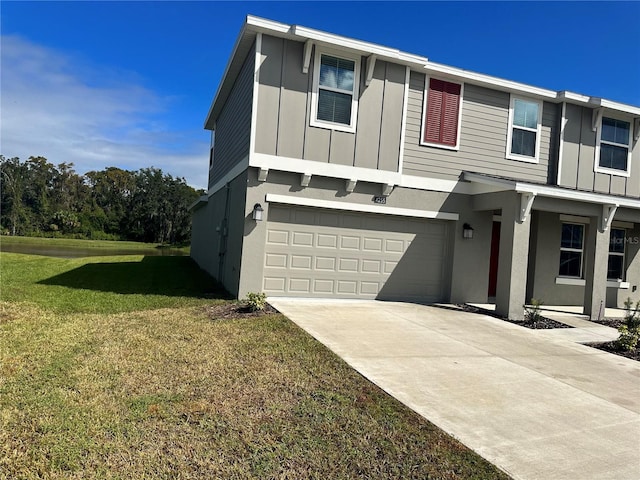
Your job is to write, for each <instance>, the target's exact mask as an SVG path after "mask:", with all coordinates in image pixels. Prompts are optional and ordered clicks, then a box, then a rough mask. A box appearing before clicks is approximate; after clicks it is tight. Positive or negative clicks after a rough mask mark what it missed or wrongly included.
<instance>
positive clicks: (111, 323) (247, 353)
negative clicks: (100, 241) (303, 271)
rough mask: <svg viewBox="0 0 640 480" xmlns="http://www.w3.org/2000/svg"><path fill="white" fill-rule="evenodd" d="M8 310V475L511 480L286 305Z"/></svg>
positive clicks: (0, 455) (0, 333)
mask: <svg viewBox="0 0 640 480" xmlns="http://www.w3.org/2000/svg"><path fill="white" fill-rule="evenodd" d="M1 311H2V312H3V318H10V320H9V321H3V322H2V323H0V361H1V363H0V365H1V366H2V368H1V370H0V478H2V479H18V478H25V479H26V478H51V479H57V478H60V479H62V478H64V479H69V478H71V479H73V478H92V479H93V478H105V479H106V478H175V479H189V478H194V479H196V478H198V479H199V478H292V479H300V478H322V479H326V478H423V479H424V478H438V479H454V478H478V479H480V478H487V479H489V478H507V477H506V475H504V474H503V473H501V472H499V471H498V470H497V469H496V468H495V467H493V466H492V465H490V464H489V463H487V462H486V461H484V460H483V459H481V458H480V457H478V456H477V455H475V454H473V453H472V452H470V451H469V450H468V449H466V448H465V447H464V446H462V445H461V444H459V443H458V442H456V441H455V440H453V439H452V438H451V437H449V436H447V435H446V434H444V433H443V432H441V431H440V430H438V429H437V428H435V427H434V426H433V425H431V424H430V423H428V422H426V421H424V420H423V419H422V418H421V417H419V416H418V415H416V414H415V413H413V412H412V411H410V410H408V409H407V408H405V407H404V406H402V405H401V404H399V403H398V402H397V401H395V400H394V399H392V398H390V397H389V396H388V395H386V394H384V392H381V391H380V390H379V389H378V388H377V387H375V386H374V385H372V384H371V383H370V382H368V381H366V380H365V379H363V378H362V377H361V376H360V375H359V374H357V373H356V372H355V371H353V370H352V369H350V368H349V367H348V366H347V365H346V364H345V363H344V362H342V361H341V360H340V359H339V358H338V357H336V356H335V355H333V354H332V353H331V352H330V351H328V350H327V349H326V348H324V347H323V346H322V345H320V344H319V343H317V342H316V341H315V340H313V339H312V338H311V337H310V336H308V335H307V334H305V333H304V332H303V331H301V330H300V329H299V328H298V327H296V326H295V325H294V324H293V323H291V322H290V321H289V320H287V319H286V318H285V317H283V316H282V315H279V314H271V315H265V316H261V317H253V318H247V319H223V320H215V321H214V320H212V319H211V318H210V316H209V315H208V313H207V310H206V309H204V308H203V307H201V306H195V307H186V308H166V309H159V310H146V311H135V312H129V313H115V314H86V313H71V314H63V313H51V312H47V311H45V310H43V309H41V308H39V307H36V306H33V305H30V304H25V303H13V304H4V305H2V310H1ZM6 312H8V313H6Z"/></svg>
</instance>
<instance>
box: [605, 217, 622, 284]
mask: <svg viewBox="0 0 640 480" xmlns="http://www.w3.org/2000/svg"><path fill="white" fill-rule="evenodd" d="M626 234H627V232H626V230H624V229H622V228H612V229H611V233H610V237H609V261H608V265H607V280H620V281H623V280H624V247H625V242H626Z"/></svg>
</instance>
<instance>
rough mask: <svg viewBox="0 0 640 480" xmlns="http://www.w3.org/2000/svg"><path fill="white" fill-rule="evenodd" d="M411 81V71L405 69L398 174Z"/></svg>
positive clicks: (402, 151) (400, 166) (402, 154)
mask: <svg viewBox="0 0 640 480" xmlns="http://www.w3.org/2000/svg"><path fill="white" fill-rule="evenodd" d="M410 81H411V69H410V68H409V67H405V72H404V96H403V99H402V123H401V124H400V152H399V153H398V172H400V173H402V168H403V166H404V142H405V140H406V137H407V110H408V108H409V83H410Z"/></svg>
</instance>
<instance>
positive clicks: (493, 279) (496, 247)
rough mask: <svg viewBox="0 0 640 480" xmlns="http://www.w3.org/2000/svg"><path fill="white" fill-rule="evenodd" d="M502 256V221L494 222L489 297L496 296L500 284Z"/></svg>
mask: <svg viewBox="0 0 640 480" xmlns="http://www.w3.org/2000/svg"><path fill="white" fill-rule="evenodd" d="M499 257H500V222H493V229H492V231H491V254H490V257H489V292H488V293H489V297H495V296H496V288H497V285H498V258H499Z"/></svg>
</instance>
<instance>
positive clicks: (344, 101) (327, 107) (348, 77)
mask: <svg viewBox="0 0 640 480" xmlns="http://www.w3.org/2000/svg"><path fill="white" fill-rule="evenodd" d="M359 84H360V58H359V57H350V56H348V55H344V54H342V53H339V54H338V53H333V52H331V51H322V50H320V49H317V51H316V55H315V62H314V73H313V91H312V102H311V125H312V126H314V127H324V128H331V129H333V130H341V131H344V132H355V129H356V120H357V114H358V86H359Z"/></svg>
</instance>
